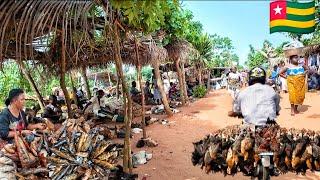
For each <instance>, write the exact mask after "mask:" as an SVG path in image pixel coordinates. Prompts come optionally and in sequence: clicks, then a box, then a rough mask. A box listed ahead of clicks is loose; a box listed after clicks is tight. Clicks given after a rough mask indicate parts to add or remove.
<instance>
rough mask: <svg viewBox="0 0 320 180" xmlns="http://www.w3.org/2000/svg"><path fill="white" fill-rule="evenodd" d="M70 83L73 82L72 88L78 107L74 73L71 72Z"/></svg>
mask: <svg viewBox="0 0 320 180" xmlns="http://www.w3.org/2000/svg"><path fill="white" fill-rule="evenodd" d="M70 81H71V86H72V92H73V100H74V104H76V105H78V99H77V89H76V87H75V85H74V78H73V73H72V72H70Z"/></svg>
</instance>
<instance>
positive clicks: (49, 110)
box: [43, 95, 62, 123]
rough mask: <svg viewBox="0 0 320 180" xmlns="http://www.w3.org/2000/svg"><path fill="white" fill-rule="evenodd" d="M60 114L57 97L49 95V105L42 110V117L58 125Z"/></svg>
mask: <svg viewBox="0 0 320 180" xmlns="http://www.w3.org/2000/svg"><path fill="white" fill-rule="evenodd" d="M61 114H62V110H61V108H60V107H59V106H58V104H57V97H56V96H55V95H51V96H50V97H49V104H48V105H47V106H46V109H45V110H44V113H43V117H44V118H48V119H49V120H50V121H51V122H53V123H58V122H59V120H60V117H61Z"/></svg>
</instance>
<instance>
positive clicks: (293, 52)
mask: <svg viewBox="0 0 320 180" xmlns="http://www.w3.org/2000/svg"><path fill="white" fill-rule="evenodd" d="M302 51H303V47H300V48H292V49H285V50H283V52H284V55H285V56H286V57H290V56H292V55H298V56H301V55H302Z"/></svg>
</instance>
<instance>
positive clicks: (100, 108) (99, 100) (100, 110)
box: [83, 89, 124, 122]
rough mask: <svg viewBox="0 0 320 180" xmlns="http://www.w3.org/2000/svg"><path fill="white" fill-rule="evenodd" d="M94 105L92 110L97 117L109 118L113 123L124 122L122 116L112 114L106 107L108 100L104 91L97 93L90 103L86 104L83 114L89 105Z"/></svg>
mask: <svg viewBox="0 0 320 180" xmlns="http://www.w3.org/2000/svg"><path fill="white" fill-rule="evenodd" d="M91 104H92V110H93V113H94V115H95V116H97V117H99V118H108V119H112V121H117V122H123V120H124V118H123V117H121V116H118V115H117V114H116V113H117V112H115V113H113V112H111V111H110V110H109V109H108V107H107V106H106V104H107V99H106V97H105V93H104V91H103V90H102V89H100V90H98V91H97V94H96V95H95V96H93V97H92V98H91V99H90V101H89V102H88V103H87V104H86V106H85V108H84V110H83V112H84V111H85V110H86V109H87V107H88V106H89V105H91Z"/></svg>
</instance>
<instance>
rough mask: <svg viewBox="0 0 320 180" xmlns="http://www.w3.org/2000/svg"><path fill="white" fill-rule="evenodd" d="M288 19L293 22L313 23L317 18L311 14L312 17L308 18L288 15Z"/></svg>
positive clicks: (308, 16) (307, 16)
mask: <svg viewBox="0 0 320 180" xmlns="http://www.w3.org/2000/svg"><path fill="white" fill-rule="evenodd" d="M287 19H288V20H293V21H311V20H314V19H315V16H314V14H310V15H306V16H300V15H295V14H287Z"/></svg>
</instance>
